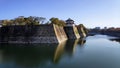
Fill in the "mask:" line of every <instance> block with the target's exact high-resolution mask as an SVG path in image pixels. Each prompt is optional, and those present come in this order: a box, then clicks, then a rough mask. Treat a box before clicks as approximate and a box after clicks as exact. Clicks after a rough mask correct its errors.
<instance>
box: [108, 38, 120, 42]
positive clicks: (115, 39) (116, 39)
mask: <svg viewBox="0 0 120 68" xmlns="http://www.w3.org/2000/svg"><path fill="white" fill-rule="evenodd" d="M109 40H110V41H115V42H118V43H120V38H114V39H109Z"/></svg>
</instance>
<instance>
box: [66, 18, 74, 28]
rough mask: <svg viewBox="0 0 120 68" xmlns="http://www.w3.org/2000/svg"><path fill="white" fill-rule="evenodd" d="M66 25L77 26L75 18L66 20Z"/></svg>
mask: <svg viewBox="0 0 120 68" xmlns="http://www.w3.org/2000/svg"><path fill="white" fill-rule="evenodd" d="M66 26H75V24H74V20H72V19H70V18H69V19H68V20H66Z"/></svg>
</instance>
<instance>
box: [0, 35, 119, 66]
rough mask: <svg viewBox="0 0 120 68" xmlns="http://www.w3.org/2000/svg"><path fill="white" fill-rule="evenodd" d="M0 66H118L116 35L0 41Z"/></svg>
mask: <svg viewBox="0 0 120 68" xmlns="http://www.w3.org/2000/svg"><path fill="white" fill-rule="evenodd" d="M0 68H120V39H119V38H115V37H110V36H106V35H95V36H88V37H86V38H83V39H77V40H68V41H66V42H64V43H61V44H14V45H13V44H1V45H0Z"/></svg>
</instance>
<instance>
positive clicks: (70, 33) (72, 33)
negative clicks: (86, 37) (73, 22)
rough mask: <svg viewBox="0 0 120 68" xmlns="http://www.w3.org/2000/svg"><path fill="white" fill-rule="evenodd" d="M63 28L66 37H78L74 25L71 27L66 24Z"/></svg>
mask: <svg viewBox="0 0 120 68" xmlns="http://www.w3.org/2000/svg"><path fill="white" fill-rule="evenodd" d="M64 30H65V32H66V34H67V37H68V38H69V39H77V38H80V35H79V33H78V30H77V28H76V27H75V26H73V27H71V26H66V27H64Z"/></svg>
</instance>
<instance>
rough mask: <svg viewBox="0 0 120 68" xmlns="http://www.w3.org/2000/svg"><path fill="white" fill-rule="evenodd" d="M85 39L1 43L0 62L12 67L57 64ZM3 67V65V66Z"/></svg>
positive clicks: (71, 53) (70, 54) (71, 54)
mask: <svg viewBox="0 0 120 68" xmlns="http://www.w3.org/2000/svg"><path fill="white" fill-rule="evenodd" d="M84 43H85V40H84V41H83V40H82V39H77V40H68V41H66V42H64V43H61V44H24V45H23V44H1V45H0V64H2V65H5V66H7V65H10V66H12V68H14V67H22V68H24V67H25V68H27V67H28V68H29V67H31V68H32V67H35V68H37V67H44V66H46V65H47V64H48V63H51V64H58V63H59V61H60V60H61V59H62V58H64V57H62V56H64V55H65V54H67V55H68V56H70V57H71V56H73V53H74V51H75V49H76V46H77V44H81V45H83V44H84ZM3 68H4V67H3Z"/></svg>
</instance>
